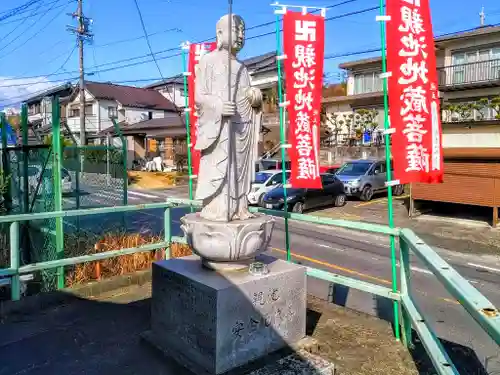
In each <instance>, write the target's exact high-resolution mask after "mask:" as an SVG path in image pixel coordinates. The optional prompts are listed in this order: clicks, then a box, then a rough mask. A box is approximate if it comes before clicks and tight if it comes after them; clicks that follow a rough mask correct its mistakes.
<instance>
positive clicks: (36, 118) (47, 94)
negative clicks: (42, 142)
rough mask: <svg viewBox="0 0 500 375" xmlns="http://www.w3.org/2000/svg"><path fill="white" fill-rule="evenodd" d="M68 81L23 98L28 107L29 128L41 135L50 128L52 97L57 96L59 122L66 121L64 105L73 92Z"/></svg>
mask: <svg viewBox="0 0 500 375" xmlns="http://www.w3.org/2000/svg"><path fill="white" fill-rule="evenodd" d="M73 90H74V89H73V86H72V85H71V84H70V83H66V84H64V85H60V86H57V87H54V88H51V89H49V90H47V91H44V92H42V93H39V94H37V95H36V96H32V97H30V98H28V99H26V100H25V104H26V105H27V107H28V123H29V124H30V127H31V129H33V130H34V131H36V132H37V133H39V134H41V135H43V134H46V133H48V132H50V129H51V128H52V99H53V98H55V97H58V98H59V104H60V115H61V122H62V123H63V125H64V123H65V121H66V106H67V104H68V101H69V98H70V96H71V94H72V93H73Z"/></svg>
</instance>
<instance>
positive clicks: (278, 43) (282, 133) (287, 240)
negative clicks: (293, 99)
mask: <svg viewBox="0 0 500 375" xmlns="http://www.w3.org/2000/svg"><path fill="white" fill-rule="evenodd" d="M281 53H282V48H281V36H280V16H279V14H277V15H276V65H277V68H278V102H279V111H280V143H281V176H282V182H283V199H284V202H285V203H284V206H283V211H284V213H285V250H286V260H287V261H289V262H290V261H291V260H292V254H291V253H290V237H289V234H288V202H287V201H288V195H287V187H286V163H285V162H286V151H285V145H286V133H285V121H284V117H285V107H284V106H283V81H282V77H281V59H280V56H281Z"/></svg>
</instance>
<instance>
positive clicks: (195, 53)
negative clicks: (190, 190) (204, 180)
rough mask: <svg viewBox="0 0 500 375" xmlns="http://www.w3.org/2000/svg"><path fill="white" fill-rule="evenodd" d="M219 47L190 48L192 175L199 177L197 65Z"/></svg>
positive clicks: (189, 97) (198, 46) (207, 44)
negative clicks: (203, 57)
mask: <svg viewBox="0 0 500 375" xmlns="http://www.w3.org/2000/svg"><path fill="white" fill-rule="evenodd" d="M216 47H217V43H216V42H210V43H193V44H191V45H190V46H189V61H188V71H189V72H190V73H191V74H190V75H189V77H188V100H189V108H190V111H189V124H190V137H191V139H190V141H191V147H190V149H191V168H192V169H191V173H192V174H193V175H198V168H199V166H200V156H201V155H200V151H199V150H195V149H194V145H195V144H196V139H197V135H198V116H197V113H196V109H195V106H194V93H195V86H194V85H195V82H196V69H195V68H196V65H198V62H199V61H200V57H201V56H203V55H204V54H206V53H208V52H211V51H213V50H214V49H215V48H216Z"/></svg>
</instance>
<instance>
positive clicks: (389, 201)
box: [379, 0, 400, 341]
mask: <svg viewBox="0 0 500 375" xmlns="http://www.w3.org/2000/svg"><path fill="white" fill-rule="evenodd" d="M379 14H380V16H381V17H383V16H385V10H384V0H380V6H379ZM385 35H386V33H385V21H383V20H381V21H380V42H381V52H382V74H384V78H382V85H383V91H384V129H385V130H386V132H385V135H384V138H385V167H386V176H387V182H390V181H392V171H391V145H390V142H391V139H390V135H389V133H387V130H389V101H388V88H387V82H388V81H387V80H388V77H387V75H385V73H387V55H386V47H387V45H386V40H385ZM387 214H388V217H389V227H390V228H394V212H393V209H392V186H391V185H390V184H388V186H387ZM390 244H391V270H392V291H393V292H394V293H397V291H398V279H397V266H396V240H395V238H394V236H393V235H390ZM393 308H394V336H395V337H396V340H398V341H399V340H400V329H399V304H398V302H397V301H393Z"/></svg>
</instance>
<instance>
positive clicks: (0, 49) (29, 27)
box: [0, 0, 60, 51]
mask: <svg viewBox="0 0 500 375" xmlns="http://www.w3.org/2000/svg"><path fill="white" fill-rule="evenodd" d="M59 1H60V0H57V2H59ZM42 5H43V4H39V5H38V7H37V8H36V9H35V10H34V11H33V12H32V13H31V14H30V15H29V16H27V17H25V18H24V20H26V19H28V18H30V17H32V16H33V14H34V13H35V12H36V11H37V10H38V9H40V7H41V6H42ZM51 9H52V8H49V9H47V10H46V11H45V12H44V13H43V15H42V17H40V18H38V19H36V20H35V22H32V23H31V24H30V25H28V27H26V28H25V29H24V31H21V33H20V34H19V35H17V36H16V37H14V39H12V40H11V41H10V42H7V44H6V45H4V46H3V47H1V48H0V51H3V50H4V49H5V48H7V47H8V46H10V45H11V44H12V43H14V42H15V41H17V40H18V39H19V38H20V37H21V36H23V35H24V33H25V32H27V31H28V30H29V29H31V28H32V27H33V26H35V25H36V24H37V23H38V22H40V19H42V18H43V17H44V16H45V15H46V14H47V13H48V12H50V11H51ZM20 26H21V25H18V26H16V27H14V28H13V29H12V30H11V31H10V33H8V34H7V35H5V36H4V37H3V40H5V39H7V37H8V36H10V35H11V34H12V33H13V32H14V31H17V30H18V29H19V27H20Z"/></svg>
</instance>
